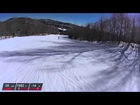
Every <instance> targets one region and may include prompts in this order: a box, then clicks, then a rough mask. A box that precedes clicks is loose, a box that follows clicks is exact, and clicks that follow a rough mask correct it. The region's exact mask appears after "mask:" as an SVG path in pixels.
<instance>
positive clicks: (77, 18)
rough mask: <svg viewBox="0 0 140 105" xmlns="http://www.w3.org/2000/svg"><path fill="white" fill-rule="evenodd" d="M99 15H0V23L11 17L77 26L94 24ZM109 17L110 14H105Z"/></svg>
mask: <svg viewBox="0 0 140 105" xmlns="http://www.w3.org/2000/svg"><path fill="white" fill-rule="evenodd" d="M100 15H101V14H100V13H0V21H4V20H7V19H9V18H11V17H15V16H16V17H30V18H38V19H54V20H59V21H63V22H70V23H74V24H78V25H84V24H86V23H88V22H95V21H97V20H98V19H99V18H100ZM106 16H107V17H109V16H110V14H108V13H106Z"/></svg>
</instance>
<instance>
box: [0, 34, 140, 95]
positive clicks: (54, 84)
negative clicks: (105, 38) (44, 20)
mask: <svg viewBox="0 0 140 105" xmlns="http://www.w3.org/2000/svg"><path fill="white" fill-rule="evenodd" d="M58 36H60V38H58ZM121 48H122V47H121ZM121 48H120V46H116V45H110V44H99V43H95V42H86V41H78V40H72V39H69V38H68V37H67V36H66V35H46V36H27V37H14V38H9V39H4V40H0V88H1V89H2V87H3V83H43V87H42V90H41V92H50V91H60V92H61V91H69V92H76V91H80V92H81V91H82V92H86V91H88V92H92V91H140V84H139V82H140V79H139V78H140V77H139V70H140V66H139V65H138V63H137V62H133V61H136V60H133V58H134V57H133V56H135V55H136V54H133V53H131V54H130V55H131V56H132V55H133V56H132V57H131V56H130V57H128V59H125V56H124V53H123V52H122V51H121ZM128 50H129V49H128ZM129 52H130V51H128V52H126V53H127V54H129ZM122 54H123V55H122ZM120 57H121V58H120ZM129 59H130V60H129ZM134 64H135V67H134V66H133V65H134ZM1 91H2V90H1Z"/></svg>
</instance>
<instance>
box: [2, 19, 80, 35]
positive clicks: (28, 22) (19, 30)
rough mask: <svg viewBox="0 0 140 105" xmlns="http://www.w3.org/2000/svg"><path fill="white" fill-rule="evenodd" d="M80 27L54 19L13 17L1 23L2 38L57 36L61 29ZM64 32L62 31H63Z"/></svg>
mask: <svg viewBox="0 0 140 105" xmlns="http://www.w3.org/2000/svg"><path fill="white" fill-rule="evenodd" d="M72 27H80V26H78V25H75V24H72V23H67V22H61V21H57V20H52V19H33V18H29V17H13V18H9V19H7V20H5V21H2V22H0V36H3V35H13V36H14V35H16V34H20V35H23V36H25V35H26V36H27V35H33V34H34V35H37V34H45V33H47V34H56V33H59V32H60V29H65V30H67V29H71V28H72ZM61 31H62V30H61Z"/></svg>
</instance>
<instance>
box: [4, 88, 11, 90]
mask: <svg viewBox="0 0 140 105" xmlns="http://www.w3.org/2000/svg"><path fill="white" fill-rule="evenodd" d="M3 90H13V89H12V88H4V89H3Z"/></svg>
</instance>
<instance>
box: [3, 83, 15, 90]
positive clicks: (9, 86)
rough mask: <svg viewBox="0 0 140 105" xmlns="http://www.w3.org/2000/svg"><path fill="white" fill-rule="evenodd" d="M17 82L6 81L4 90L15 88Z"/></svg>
mask: <svg viewBox="0 0 140 105" xmlns="http://www.w3.org/2000/svg"><path fill="white" fill-rule="evenodd" d="M15 87H16V83H4V84H3V88H2V90H15Z"/></svg>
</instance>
